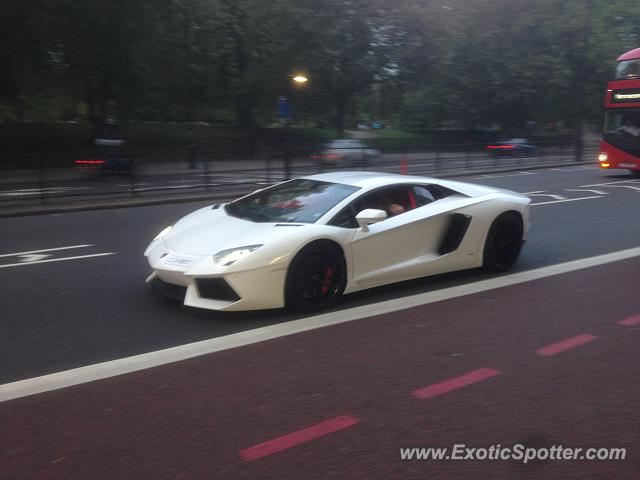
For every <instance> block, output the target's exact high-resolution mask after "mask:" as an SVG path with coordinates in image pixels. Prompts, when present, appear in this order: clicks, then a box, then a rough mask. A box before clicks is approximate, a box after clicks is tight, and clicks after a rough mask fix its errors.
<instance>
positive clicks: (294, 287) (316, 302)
mask: <svg viewBox="0 0 640 480" xmlns="http://www.w3.org/2000/svg"><path fill="white" fill-rule="evenodd" d="M338 250H339V249H338V248H334V247H331V246H328V245H323V244H316V245H313V244H312V245H310V246H308V247H305V248H304V249H302V250H301V251H300V252H299V253H298V254H297V255H296V256H295V258H294V259H293V260H292V262H291V265H290V266H289V271H288V273H287V280H286V284H285V305H286V307H287V308H291V309H294V310H299V311H303V312H313V311H317V310H321V309H323V308H327V307H328V306H330V305H331V304H333V303H334V302H335V301H336V300H337V299H338V298H339V297H340V295H342V292H343V290H344V287H345V285H346V268H345V262H344V257H343V256H342V254H341V252H339V251H338Z"/></svg>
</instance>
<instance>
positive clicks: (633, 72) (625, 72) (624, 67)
mask: <svg viewBox="0 0 640 480" xmlns="http://www.w3.org/2000/svg"><path fill="white" fill-rule="evenodd" d="M636 78H640V58H636V59H634V60H623V61H621V62H618V65H617V66H616V78H615V79H616V80H630V79H636Z"/></svg>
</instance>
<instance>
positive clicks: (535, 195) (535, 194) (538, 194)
mask: <svg viewBox="0 0 640 480" xmlns="http://www.w3.org/2000/svg"><path fill="white" fill-rule="evenodd" d="M543 191H544V190H543ZM527 195H529V196H530V197H551V198H554V199H556V200H566V198H567V197H563V196H562V195H553V194H551V193H528V194H527Z"/></svg>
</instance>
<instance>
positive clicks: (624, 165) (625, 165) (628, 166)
mask: <svg viewBox="0 0 640 480" xmlns="http://www.w3.org/2000/svg"><path fill="white" fill-rule="evenodd" d="M618 166H619V167H620V168H637V167H638V165H636V164H635V163H619V164H618Z"/></svg>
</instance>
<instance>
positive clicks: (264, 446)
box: [240, 415, 361, 461]
mask: <svg viewBox="0 0 640 480" xmlns="http://www.w3.org/2000/svg"><path fill="white" fill-rule="evenodd" d="M360 422H361V420H360V419H359V418H357V417H354V416H353V415H342V416H340V417H336V418H332V419H331V420H325V421H324V422H320V423H316V424H315V425H311V426H310V427H306V428H303V429H302V430H298V431H295V432H292V433H289V434H287V435H283V436H281V437H277V438H274V439H272V440H267V441H266V442H264V443H260V444H258V445H254V446H253V447H249V448H245V449H244V450H241V451H240V457H241V458H242V459H243V460H247V461H248V460H256V459H258V458H261V457H266V456H267V455H271V454H272V453H276V452H279V451H281V450H286V449H287V448H291V447H295V446H296V445H299V444H301V443H305V442H309V441H311V440H315V439H316V438H319V437H322V436H324V435H328V434H330V433H334V432H337V431H340V430H343V429H345V428H349V427H352V426H354V425H357V424H358V423H360Z"/></svg>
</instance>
